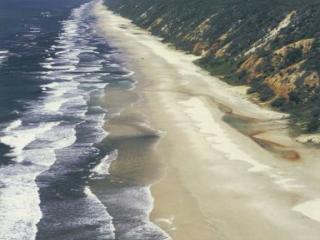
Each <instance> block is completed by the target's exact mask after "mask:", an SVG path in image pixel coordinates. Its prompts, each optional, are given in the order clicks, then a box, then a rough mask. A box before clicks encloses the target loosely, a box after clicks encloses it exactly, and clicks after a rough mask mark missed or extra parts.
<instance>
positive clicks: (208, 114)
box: [94, 2, 320, 240]
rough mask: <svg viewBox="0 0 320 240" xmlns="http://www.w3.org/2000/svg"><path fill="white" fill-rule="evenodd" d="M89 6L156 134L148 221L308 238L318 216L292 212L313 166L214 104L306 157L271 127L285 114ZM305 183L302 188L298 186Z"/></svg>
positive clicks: (188, 234)
mask: <svg viewBox="0 0 320 240" xmlns="http://www.w3.org/2000/svg"><path fill="white" fill-rule="evenodd" d="M94 11H95V14H96V16H97V17H98V22H99V27H100V29H101V30H102V32H103V34H104V35H105V36H106V38H107V39H108V40H111V42H113V44H114V45H115V46H116V47H118V48H120V49H121V50H122V51H123V55H124V57H125V60H126V64H127V66H128V68H129V69H130V70H133V71H134V72H135V74H134V75H133V76H132V78H133V79H134V80H136V81H137V85H136V91H137V92H139V94H141V96H142V99H143V101H139V103H138V105H135V107H137V106H138V108H139V111H142V112H143V114H144V115H145V116H148V120H149V121H150V123H151V126H152V127H153V128H155V129H159V130H160V131H164V132H165V134H164V135H163V136H162V137H161V139H160V140H159V141H158V142H157V144H156V146H154V147H153V149H155V150H156V152H157V153H158V154H157V156H153V157H156V158H157V161H158V162H162V163H165V164H166V167H165V169H166V171H165V173H163V172H162V173H161V174H160V175H158V177H157V180H156V181H154V182H153V184H154V185H153V186H152V187H151V191H152V195H153V197H154V208H153V211H152V213H151V220H152V221H153V222H155V223H156V224H157V225H158V226H160V227H161V228H162V229H163V230H165V231H166V232H167V233H168V234H169V235H170V236H171V237H172V238H173V239H177V240H180V239H181V240H182V239H199V240H206V239H212V237H215V238H216V239H246V240H247V239H259V240H260V239H261V240H264V239H266V240H267V239H270V238H275V239H303V237H301V238H299V236H304V234H305V233H308V234H309V235H308V236H310V239H315V240H316V239H317V236H319V234H320V230H318V229H317V227H318V225H317V224H318V223H317V222H315V221H313V220H311V217H308V213H307V212H306V211H303V210H302V211H300V212H301V213H302V214H304V215H305V216H306V217H302V215H301V214H300V213H297V211H295V210H294V209H295V206H301V205H300V204H301V203H303V202H307V201H310V200H312V199H317V198H319V195H318V194H317V190H319V188H318V187H317V180H318V177H317V176H316V175H315V177H311V178H310V179H309V178H307V177H306V176H307V173H309V171H311V172H312V166H311V165H310V169H309V168H307V169H302V165H301V164H302V163H298V164H299V166H297V165H292V164H293V163H292V162H291V161H286V160H282V161H279V159H278V158H277V156H275V155H274V154H272V153H271V152H270V151H267V150H266V149H263V148H262V147H261V146H259V145H258V144H257V143H256V142H254V141H252V139H251V138H249V137H248V136H246V135H245V134H242V133H240V131H237V130H235V129H234V128H233V127H231V126H230V125H229V124H227V123H226V122H225V121H224V120H223V119H222V118H223V116H225V113H224V111H221V109H220V108H221V104H222V105H223V106H226V107H227V108H226V109H227V112H228V111H229V110H228V109H231V111H232V113H234V114H236V115H240V116H243V117H247V118H253V119H256V120H257V121H258V126H259V127H264V128H265V129H267V131H264V132H261V134H258V135H255V137H258V138H262V140H264V141H270V142H274V143H276V144H279V145H288V143H289V149H290V148H292V147H293V148H294V149H295V148H297V150H298V151H299V152H300V153H299V154H301V155H302V156H301V158H302V159H303V160H302V161H301V162H303V163H304V164H306V163H310V162H311V161H310V160H309V158H310V156H309V158H308V157H306V156H305V155H306V152H302V153H301V151H302V150H303V149H304V148H303V147H302V146H300V145H298V144H297V143H294V142H293V141H292V140H290V139H289V137H288V136H287V135H286V134H287V132H286V131H287V129H283V130H279V129H277V128H274V125H275V123H277V122H278V121H280V122H281V120H282V119H283V118H284V114H281V113H277V112H273V111H270V110H268V109H263V108H261V107H259V106H257V105H255V104H254V103H252V102H250V101H249V100H248V99H246V98H245V97H244V96H243V95H241V94H240V93H239V91H237V90H235V89H234V88H233V87H231V86H229V85H227V84H226V83H224V82H222V81H220V80H218V79H216V78H215V77H212V76H209V75H208V74H207V73H205V72H204V71H203V70H201V69H200V68H199V67H197V66H195V65H194V64H193V63H192V61H193V58H194V57H193V56H190V55H186V54H184V53H182V52H178V51H175V50H173V49H170V48H169V47H168V46H166V45H164V44H162V43H160V41H159V40H158V39H157V38H155V37H153V36H151V35H150V34H149V33H147V32H146V31H144V30H141V29H140V28H138V27H136V26H134V25H132V24H131V23H130V21H129V20H126V19H124V18H122V17H120V16H117V15H115V14H112V13H111V12H110V11H108V10H107V9H106V8H105V7H104V6H103V5H102V3H101V2H98V3H97V5H96V7H95V10H94ZM195 79H196V80H195ZM229 112H230V111H229ZM254 125H255V124H253V125H252V126H251V125H249V126H248V127H249V128H254ZM301 149H302V150H301ZM124 151H125V150H124ZM314 151H316V150H314ZM313 154H314V153H313ZM256 159H259V160H256ZM311 160H312V159H311ZM294 164H296V163H294ZM313 167H314V166H313ZM112 168H113V167H112V166H111V170H112ZM290 168H292V169H293V170H292V169H290ZM162 170H163V169H162ZM160 179H161V181H160ZM307 184H309V185H310V187H309V188H310V189H305V188H304V185H307ZM311 205H312V208H313V209H316V208H318V207H319V206H318V205H315V204H311ZM308 207H309V205H308ZM292 209H293V210H292ZM299 210H301V207H300V208H299ZM270 214H271V216H275V217H276V218H272V217H271V218H270ZM312 218H313V219H315V217H314V216H312ZM261 226H264V227H261ZM248 236H251V238H248Z"/></svg>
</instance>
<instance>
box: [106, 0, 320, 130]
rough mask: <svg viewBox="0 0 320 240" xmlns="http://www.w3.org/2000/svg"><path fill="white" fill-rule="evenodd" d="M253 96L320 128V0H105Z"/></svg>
mask: <svg viewBox="0 0 320 240" xmlns="http://www.w3.org/2000/svg"><path fill="white" fill-rule="evenodd" d="M105 1H106V3H107V5H108V7H109V8H110V9H111V10H113V11H115V12H118V13H119V14H120V15H122V16H124V17H127V18H130V19H131V20H132V21H133V22H134V23H135V24H137V25H138V26H140V27H142V28H145V29H147V30H148V31H150V32H151V33H152V34H154V35H156V36H159V37H161V38H162V39H163V41H164V42H166V43H169V44H171V45H172V46H174V47H175V48H177V49H181V50H184V51H186V52H188V53H190V54H195V55H198V56H199V59H198V60H197V61H196V64H198V65H199V66H201V67H202V68H204V69H206V70H207V71H209V72H210V73H211V74H212V75H215V76H219V77H220V78H221V79H223V80H225V81H226V82H228V83H229V84H232V85H247V86H248V90H247V93H248V94H249V95H250V97H251V98H252V99H253V100H255V101H258V102H260V103H263V104H267V105H269V106H272V107H273V108H275V109H277V110H280V111H284V112H287V113H289V114H290V116H291V117H290V122H291V124H292V126H293V127H294V128H295V129H298V130H299V131H301V132H304V133H310V132H312V133H313V132H319V131H320V75H319V74H320V28H319V26H320V2H319V1H318V0H304V1H301V0H270V1H264V0H105Z"/></svg>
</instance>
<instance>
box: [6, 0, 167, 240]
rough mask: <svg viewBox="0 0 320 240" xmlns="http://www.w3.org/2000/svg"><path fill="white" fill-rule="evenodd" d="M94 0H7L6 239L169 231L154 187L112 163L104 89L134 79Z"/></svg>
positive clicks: (134, 237) (91, 239) (134, 236)
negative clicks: (104, 31) (156, 218)
mask: <svg viewBox="0 0 320 240" xmlns="http://www.w3.org/2000/svg"><path fill="white" fill-rule="evenodd" d="M93 4H94V2H90V1H85V0H55V1H46V0H2V1H0V239H1V240H33V239H37V240H51V239H52V240H53V239H54V240H55V239H56V240H58V239H59V240H69V239H70V240H71V239H74V240H80V239H83V240H100V239H101V240H102V239H128V240H129V239H130V240H138V239H139V240H143V239H148V240H149V239H150V240H151V239H152V240H158V239H159V240H160V239H167V236H166V234H165V233H163V232H162V231H161V229H160V228H158V227H157V226H155V225H154V224H153V223H151V222H150V221H149V215H148V214H149V213H150V211H151V209H152V198H151V195H150V190H149V187H148V186H143V185H139V184H137V183H133V182H130V179H125V178H124V179H123V180H121V181H120V180H119V176H112V173H110V172H109V167H110V164H111V162H112V161H117V155H118V154H119V152H118V151H119V149H117V148H115V147H112V146H109V145H108V140H107V139H108V134H109V133H107V132H106V131H105V130H104V129H103V126H104V124H105V121H107V119H108V117H109V116H110V109H108V108H107V107H106V104H105V102H104V96H105V95H107V94H108V86H110V85H116V86H118V87H120V88H121V87H123V88H124V90H128V89H130V88H132V87H133V86H134V82H133V81H132V80H131V79H130V71H129V70H127V69H126V68H125V67H124V63H123V62H121V61H120V60H119V59H118V58H117V56H118V54H119V52H120V51H121V50H120V49H115V48H113V47H111V46H110V44H108V40H106V39H105V38H104V37H103V36H102V35H101V34H100V33H99V31H98V30H97V27H96V19H95V16H94V15H93V14H92V12H91V10H92V6H93ZM113 111H116V110H114V109H113ZM113 114H114V112H113ZM93 181H94V182H95V183H96V184H98V185H100V188H103V190H104V191H102V192H103V193H102V194H99V195H100V196H99V197H98V196H96V195H95V194H94V193H93V192H92V190H91V189H90V183H91V182H93ZM99 181H100V182H99ZM102 198H103V199H102Z"/></svg>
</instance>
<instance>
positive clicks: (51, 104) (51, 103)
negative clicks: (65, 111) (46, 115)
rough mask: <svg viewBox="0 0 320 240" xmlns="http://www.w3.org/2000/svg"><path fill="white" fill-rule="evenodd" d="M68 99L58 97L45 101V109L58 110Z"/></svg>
mask: <svg viewBox="0 0 320 240" xmlns="http://www.w3.org/2000/svg"><path fill="white" fill-rule="evenodd" d="M67 101H68V100H67V99H58V100H55V101H52V100H51V101H49V102H47V103H45V105H44V110H45V111H48V112H57V111H59V109H60V108H61V106H62V105H63V104H64V103H66V102H67Z"/></svg>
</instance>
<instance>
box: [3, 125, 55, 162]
mask: <svg viewBox="0 0 320 240" xmlns="http://www.w3.org/2000/svg"><path fill="white" fill-rule="evenodd" d="M58 124H59V123H57V122H49V123H41V124H39V125H38V126H35V127H24V128H22V127H21V128H19V127H16V128H12V129H9V131H5V136H3V137H1V138H0V142H1V143H3V144H5V145H7V146H9V147H11V148H12V149H11V151H10V153H9V154H7V156H9V157H12V158H13V160H14V161H16V162H22V161H23V160H24V157H23V154H22V153H23V150H24V148H25V147H26V146H28V144H30V143H31V142H33V141H34V140H35V139H36V137H37V136H38V135H40V134H42V133H45V132H47V131H49V130H50V129H52V128H53V127H54V126H57V125H58ZM16 125H17V124H16ZM17 126H19V125H17ZM7 130H8V129H7Z"/></svg>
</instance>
